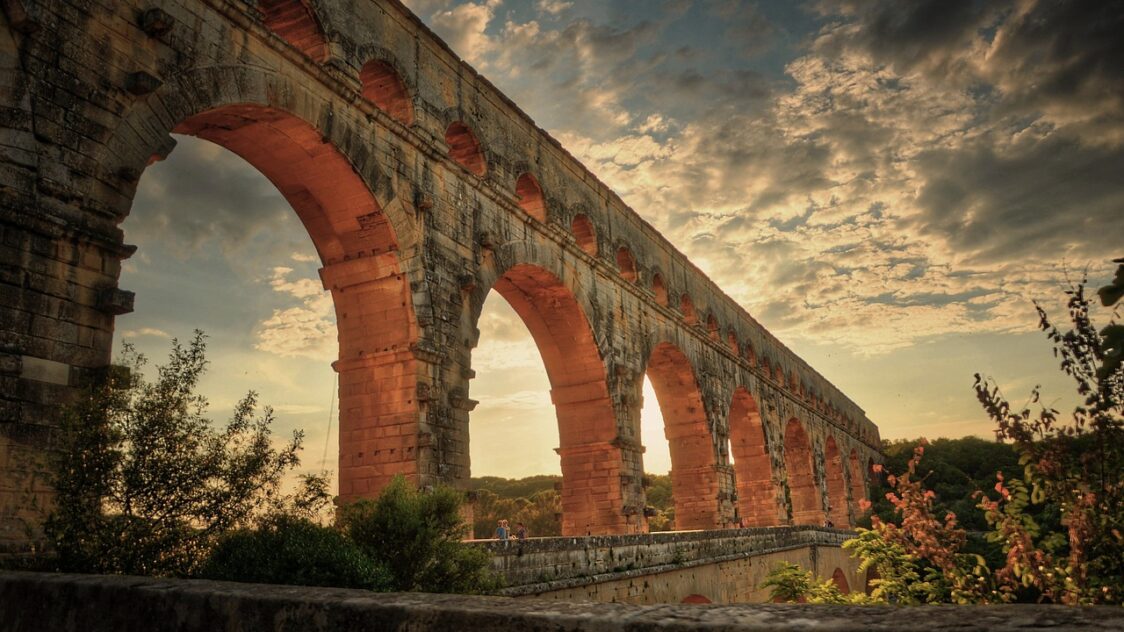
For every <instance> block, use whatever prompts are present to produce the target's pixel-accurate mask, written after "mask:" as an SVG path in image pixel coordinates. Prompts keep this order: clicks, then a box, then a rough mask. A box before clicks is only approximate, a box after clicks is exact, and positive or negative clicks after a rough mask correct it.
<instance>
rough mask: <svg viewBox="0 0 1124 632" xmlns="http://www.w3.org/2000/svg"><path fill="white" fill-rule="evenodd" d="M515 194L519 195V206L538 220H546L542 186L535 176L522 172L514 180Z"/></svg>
mask: <svg viewBox="0 0 1124 632" xmlns="http://www.w3.org/2000/svg"><path fill="white" fill-rule="evenodd" d="M515 194H516V195H517V196H519V208H521V209H523V212H524V213H526V214H528V215H530V216H531V217H533V218H535V219H537V220H539V221H540V222H545V221H546V201H545V200H543V197H542V187H540V186H539V181H538V180H537V179H535V176H533V175H531V174H529V173H524V174H523V175H521V176H519V179H518V180H516V181H515Z"/></svg>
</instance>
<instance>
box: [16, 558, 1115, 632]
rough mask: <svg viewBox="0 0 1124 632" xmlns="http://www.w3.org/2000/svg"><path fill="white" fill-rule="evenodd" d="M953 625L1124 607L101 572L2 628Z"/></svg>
mask: <svg viewBox="0 0 1124 632" xmlns="http://www.w3.org/2000/svg"><path fill="white" fill-rule="evenodd" d="M657 628H658V629H660V630H665V631H679V630H684V631H685V630H745V631H755V630H807V629H815V630H828V631H832V632H844V631H849V630H856V631H858V630H863V631H875V632H878V631H894V632H908V631H912V630H925V631H928V630H945V629H955V630H958V631H961V632H974V631H985V630H986V631H990V632H1004V631H1006V630H1045V629H1049V630H1053V631H1063V630H1093V631H1095V630H1120V629H1124V609H1121V608H1111V607H1107V606H1105V607H1096V608H1068V607H1064V606H1043V605H1006V606H975V607H966V606H925V607H920V608H896V607H858V606H808V605H799V604H753V605H749V604H742V605H688V604H682V605H679V604H677V605H656V606H634V605H627V604H590V603H565V602H558V601H542V600H534V599H529V600H516V599H510V598H505V597H471V596H463V595H431V594H424V593H387V594H378V593H370V592H366V591H362V590H346V589H335V588H310V587H300V586H267V585H259V584H235V583H228V582H210V581H200V580H176V579H149V578H141V577H115V576H100V575H54V574H40V573H13V572H6V573H0V632H42V631H44V630H50V631H52V632H78V631H81V632H110V631H112V632H133V631H137V632H140V631H143V632H156V631H159V630H177V631H178V632H193V631H195V630H200V631H203V630H206V631H207V632H211V631H213V630H256V631H267V630H279V631H280V630H301V631H302V632H321V631H323V632H328V631H329V630H332V631H334V630H348V631H349V632H368V631H375V630H411V631H414V632H422V631H428V630H474V631H478V632H489V631H492V630H495V631H497V632H499V631H503V632H509V631H510V630H520V631H521V632H538V631H544V632H545V631H547V630H549V631H551V632H586V631H588V632H594V631H596V632H615V631H617V630H620V631H622V632H623V631H624V630H648V629H657Z"/></svg>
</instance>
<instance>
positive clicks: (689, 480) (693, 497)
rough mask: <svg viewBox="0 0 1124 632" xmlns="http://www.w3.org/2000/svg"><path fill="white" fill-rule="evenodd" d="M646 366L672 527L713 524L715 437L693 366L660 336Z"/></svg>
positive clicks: (715, 518) (715, 509)
mask: <svg viewBox="0 0 1124 632" xmlns="http://www.w3.org/2000/svg"><path fill="white" fill-rule="evenodd" d="M645 371H646V373H647V375H648V378H649V380H650V381H651V384H652V390H654V391H655V393H656V401H657V402H658V403H659V407H660V413H661V414H662V416H663V423H664V436H665V437H666V438H667V441H668V447H669V448H670V452H671V490H672V491H671V494H672V497H673V500H674V501H675V528H676V529H680V530H687V529H716V528H718V526H719V520H720V516H719V511H718V503H717V502H716V499H717V497H718V490H719V483H718V472H717V470H716V468H715V465H716V464H717V459H716V456H715V450H714V446H715V442H714V440H713V437H712V435H711V432H710V427H709V424H708V423H707V417H706V407H705V404H704V403H703V398H702V391H701V390H700V389H699V385H698V381H697V380H696V379H695V370H694V367H693V366H692V364H691V361H690V359H688V358H687V356H686V355H685V354H684V353H683V352H682V351H681V350H680V349H679V348H678V347H676V346H675V345H673V344H671V343H668V342H663V343H660V344H659V345H657V346H656V348H655V349H653V350H652V353H651V355H650V356H649V358H648V365H647V368H646V369H645Z"/></svg>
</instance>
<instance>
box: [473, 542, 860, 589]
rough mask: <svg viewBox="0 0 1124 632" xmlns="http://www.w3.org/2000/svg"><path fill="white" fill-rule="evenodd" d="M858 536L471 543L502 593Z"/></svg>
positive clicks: (639, 573)
mask: <svg viewBox="0 0 1124 632" xmlns="http://www.w3.org/2000/svg"><path fill="white" fill-rule="evenodd" d="M853 535H854V532H853V531H847V530H844V529H832V528H824V527H813V526H795V527H763V528H751V529H721V530H707V531H665V532H657V533H643V534H632V535H611V536H583V537H547V538H529V539H526V540H472V541H470V543H471V544H472V545H473V546H478V547H481V548H484V549H486V550H488V551H489V552H490V553H491V554H492V559H493V567H494V568H495V570H496V571H497V572H499V573H501V574H502V575H503V576H504V577H505V578H506V580H507V586H508V588H507V589H505V590H504V592H503V594H507V595H512V596H518V595H536V594H542V593H544V592H549V591H553V590H559V589H566V588H574V587H578V586H583V585H588V584H594V583H601V582H606V581H614V580H619V579H622V578H627V577H638V576H642V575H654V574H658V573H665V572H669V571H675V570H681V569H684V568H690V567H695V566H702V565H706V564H716V563H721V562H726V561H730V560H736V559H741V558H746V557H752V556H759V555H764V554H768V553H774V552H779V551H784V550H787V549H796V548H804V547H832V548H838V547H839V546H840V545H841V544H842V543H843V541H844V540H846V539H848V538H850V537H852V536H853Z"/></svg>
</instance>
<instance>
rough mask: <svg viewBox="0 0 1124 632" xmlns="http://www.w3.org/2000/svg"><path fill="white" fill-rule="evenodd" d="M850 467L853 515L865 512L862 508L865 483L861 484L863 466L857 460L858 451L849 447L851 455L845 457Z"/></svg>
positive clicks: (864, 496) (864, 498)
mask: <svg viewBox="0 0 1124 632" xmlns="http://www.w3.org/2000/svg"><path fill="white" fill-rule="evenodd" d="M847 461H848V465H850V469H851V503H853V507H854V511H855V516H856V517H858V516H861V515H862V514H863V513H865V512H864V511H863V509H862V506H863V502H862V501H864V500H866V485H864V484H863V466H862V462H861V461H859V451H858V450H856V449H855V448H851V455H850V457H848V459H847Z"/></svg>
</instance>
